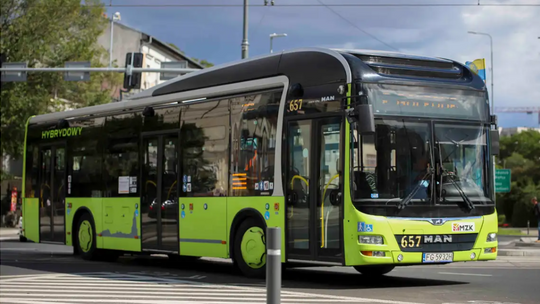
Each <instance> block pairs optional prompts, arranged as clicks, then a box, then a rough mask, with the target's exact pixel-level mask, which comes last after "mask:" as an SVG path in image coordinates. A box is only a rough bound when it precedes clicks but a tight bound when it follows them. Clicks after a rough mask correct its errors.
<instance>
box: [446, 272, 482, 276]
mask: <svg viewBox="0 0 540 304" xmlns="http://www.w3.org/2000/svg"><path fill="white" fill-rule="evenodd" d="M439 274H450V275H463V276H475V277H492V276H493V275H491V274H482V273H462V272H439Z"/></svg>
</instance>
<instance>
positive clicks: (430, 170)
mask: <svg viewBox="0 0 540 304" xmlns="http://www.w3.org/2000/svg"><path fill="white" fill-rule="evenodd" d="M433 171H434V170H433V168H432V167H429V168H428V169H427V172H426V174H425V175H424V176H423V177H422V178H421V179H420V180H421V182H419V183H418V185H416V186H415V187H414V188H413V189H412V191H411V193H409V195H407V197H405V198H404V199H403V200H402V201H401V203H399V204H398V205H397V208H398V209H399V210H403V209H405V207H406V206H407V205H408V204H409V203H410V202H411V200H412V198H413V197H414V195H415V194H416V192H418V190H419V189H420V186H421V185H422V184H423V182H424V181H425V179H426V178H427V177H428V176H430V175H432V174H433Z"/></svg>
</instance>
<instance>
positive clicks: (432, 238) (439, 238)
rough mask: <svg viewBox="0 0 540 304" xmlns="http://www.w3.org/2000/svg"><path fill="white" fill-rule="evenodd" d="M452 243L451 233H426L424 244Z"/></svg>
mask: <svg viewBox="0 0 540 304" xmlns="http://www.w3.org/2000/svg"><path fill="white" fill-rule="evenodd" d="M436 243H452V236H451V235H425V236H424V244H436Z"/></svg>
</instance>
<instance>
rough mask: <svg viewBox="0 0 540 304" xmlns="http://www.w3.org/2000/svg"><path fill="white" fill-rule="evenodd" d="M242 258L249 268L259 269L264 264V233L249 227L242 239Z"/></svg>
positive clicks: (259, 229) (256, 228)
mask: <svg viewBox="0 0 540 304" xmlns="http://www.w3.org/2000/svg"><path fill="white" fill-rule="evenodd" d="M241 249H242V258H243V259H244V261H245V262H246V264H247V265H248V266H249V267H251V268H261V267H263V266H264V265H265V263H266V246H265V239H264V231H263V230H262V229H261V228H259V227H251V228H249V229H248V230H246V232H245V233H244V236H243V237H242V246H241Z"/></svg>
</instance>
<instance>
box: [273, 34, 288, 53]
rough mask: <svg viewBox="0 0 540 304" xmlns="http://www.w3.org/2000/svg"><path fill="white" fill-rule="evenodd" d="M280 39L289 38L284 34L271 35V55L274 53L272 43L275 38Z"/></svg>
mask: <svg viewBox="0 0 540 304" xmlns="http://www.w3.org/2000/svg"><path fill="white" fill-rule="evenodd" d="M278 37H287V34H285V33H283V34H276V33H273V34H270V53H273V52H274V50H273V49H272V41H273V39H274V38H278Z"/></svg>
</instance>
